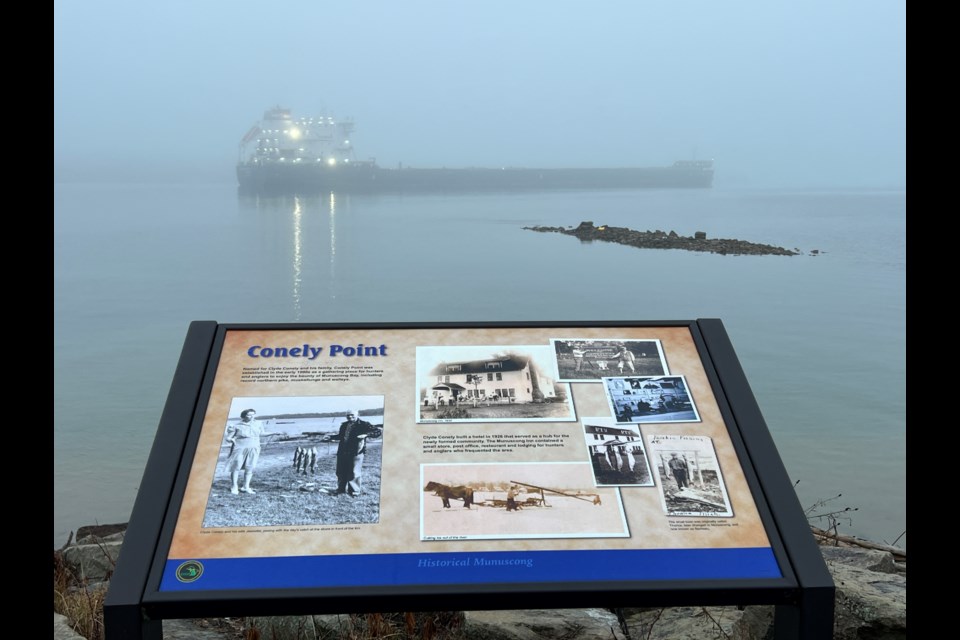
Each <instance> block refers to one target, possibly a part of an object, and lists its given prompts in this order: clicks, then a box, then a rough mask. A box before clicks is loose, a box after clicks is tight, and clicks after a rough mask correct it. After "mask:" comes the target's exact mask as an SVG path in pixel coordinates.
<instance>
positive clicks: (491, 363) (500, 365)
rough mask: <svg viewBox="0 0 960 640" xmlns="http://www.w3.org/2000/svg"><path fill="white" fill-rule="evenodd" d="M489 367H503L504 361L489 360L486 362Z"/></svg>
mask: <svg viewBox="0 0 960 640" xmlns="http://www.w3.org/2000/svg"><path fill="white" fill-rule="evenodd" d="M484 366H485V367H486V368H487V369H503V363H502V362H487V363H485V364H484Z"/></svg>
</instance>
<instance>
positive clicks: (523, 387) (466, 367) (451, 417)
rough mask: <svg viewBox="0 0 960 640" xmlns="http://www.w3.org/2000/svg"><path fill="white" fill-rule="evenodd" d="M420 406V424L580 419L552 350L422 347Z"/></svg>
mask: <svg viewBox="0 0 960 640" xmlns="http://www.w3.org/2000/svg"><path fill="white" fill-rule="evenodd" d="M416 402H417V422H419V423H432V422H563V421H573V420H576V414H575V412H574V408H573V397H572V396H571V394H570V386H569V385H567V384H565V383H561V382H559V381H558V380H557V371H556V362H555V361H554V357H553V350H552V349H551V347H550V346H548V345H542V346H541V345H532V346H477V347H460V346H453V347H449V346H443V347H417V395H416Z"/></svg>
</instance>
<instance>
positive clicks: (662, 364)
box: [550, 338, 669, 382]
mask: <svg viewBox="0 0 960 640" xmlns="http://www.w3.org/2000/svg"><path fill="white" fill-rule="evenodd" d="M550 344H551V345H552V347H553V353H554V357H555V358H556V361H557V372H558V373H559V376H560V378H559V379H560V382H600V380H601V378H603V377H605V376H615V375H616V376H634V375H637V376H662V375H664V374H666V373H669V371H668V370H667V360H666V358H664V357H663V347H662V346H661V344H660V341H659V340H636V339H623V340H621V339H616V338H604V339H602V340H597V339H594V338H553V339H551V340H550Z"/></svg>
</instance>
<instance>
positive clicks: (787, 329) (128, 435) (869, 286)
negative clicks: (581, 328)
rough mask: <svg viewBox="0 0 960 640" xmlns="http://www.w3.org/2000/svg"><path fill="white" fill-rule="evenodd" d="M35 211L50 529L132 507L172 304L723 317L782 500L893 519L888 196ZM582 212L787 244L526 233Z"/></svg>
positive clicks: (272, 310) (224, 202)
mask: <svg viewBox="0 0 960 640" xmlns="http://www.w3.org/2000/svg"><path fill="white" fill-rule="evenodd" d="M54 220H55V222H54V225H55V229H54V251H55V266H54V304H55V308H54V345H55V351H54V379H55V390H54V412H55V415H54V439H55V447H54V449H55V460H54V531H53V534H54V546H60V545H62V544H63V543H64V542H65V541H66V539H67V535H68V533H69V532H70V531H72V530H75V529H76V528H77V527H79V526H82V525H86V524H94V523H112V522H125V521H126V520H127V519H128V518H129V515H130V509H131V508H132V506H133V501H134V499H135V497H136V492H137V488H138V484H139V482H140V478H141V475H142V472H143V466H144V464H145V463H146V458H147V456H148V454H149V451H150V447H151V445H152V443H153V437H154V434H155V431H156V426H157V421H158V419H159V416H160V413H161V410H162V407H163V403H164V402H165V400H166V395H167V392H168V390H169V386H170V381H171V378H172V375H173V371H174V368H175V366H176V363H177V359H178V357H179V354H180V348H181V346H182V344H183V339H184V336H185V335H186V330H187V325H188V324H189V323H190V321H192V320H216V321H218V322H374V321H383V322H390V321H398V322H399V321H404V322H406V321H477V322H479V321H494V320H673V319H681V320H688V319H696V318H706V317H710V318H712V317H716V318H721V319H722V320H723V322H724V324H725V326H726V329H727V332H728V333H729V334H730V337H731V340H732V341H733V344H734V347H735V348H736V349H737V353H738V355H739V356H740V360H741V363H742V365H743V367H744V369H745V371H746V373H747V377H748V379H749V380H750V383H751V386H752V388H753V391H754V393H755V395H756V396H757V400H758V402H759V404H760V407H761V409H762V411H763V413H764V416H765V418H766V420H767V423H768V425H769V427H770V430H771V432H772V433H773V437H774V439H775V441H776V442H777V445H778V447H779V449H780V452H781V456H782V457H783V460H784V463H785V465H786V467H787V470H788V472H789V473H790V476H791V478H792V480H794V481H797V482H798V483H799V484H798V485H797V492H798V494H799V496H800V500H801V503H802V504H803V505H804V506H808V505H812V504H814V503H815V502H816V501H817V500H819V499H825V498H830V497H832V496H835V495H837V494H839V493H842V494H843V496H842V498H840V499H838V500H836V501H833V502H831V503H830V505H829V506H831V507H838V508H844V507H852V508H858V509H859V510H858V511H857V512H855V513H853V514H852V523H848V522H846V521H844V522H843V523H842V527H841V531H844V532H846V533H850V534H854V535H860V536H863V537H867V538H870V539H873V540H877V541H886V542H891V543H892V542H894V540H895V539H896V538H897V537H898V536H900V534H901V533H902V532H904V531H905V530H906V311H905V305H906V237H905V233H906V229H905V227H906V195H905V193H904V192H885V191H871V192H843V191H829V192H810V191H794V192H791V191H724V190H719V189H713V190H707V191H658V190H654V191H601V192H568V193H550V194H520V195H465V196H464V195H461V196H445V195H433V196H378V197H358V196H352V197H345V196H341V197H336V198H334V197H330V196H328V197H318V198H300V199H297V198H279V199H260V200H258V199H256V198H241V197H238V196H237V194H236V190H235V187H234V185H232V184H210V185H199V186H198V185H74V184H71V185H55V186H54ZM583 220H591V221H593V222H594V223H596V224H597V225H599V224H610V225H614V226H623V227H630V228H633V229H640V230H646V229H650V230H654V229H661V230H663V231H670V230H675V231H676V232H677V233H679V234H681V235H693V233H694V232H695V231H704V232H706V233H707V235H708V237H726V238H739V239H743V240H749V241H753V242H763V243H768V244H774V245H777V246H783V247H787V248H799V249H801V250H802V251H803V252H804V255H802V256H795V257H773V256H771V257H748V256H717V255H711V254H696V253H689V252H683V251H650V250H639V249H635V248H630V247H623V246H619V245H612V244H606V243H592V244H587V243H581V242H579V241H578V240H577V239H575V238H572V237H568V236H563V235H559V234H541V233H534V232H531V231H525V230H524V229H523V227H524V226H532V225H550V226H575V225H577V224H579V223H580V222H581V221H583ZM814 249H816V250H818V251H819V252H820V255H818V256H816V257H813V256H810V255H807V254H809V252H810V251H812V250H814ZM898 544H900V545H901V546H906V537H905V536H904V537H903V538H901V539H900V540H899V542H898Z"/></svg>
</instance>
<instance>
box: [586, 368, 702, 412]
mask: <svg viewBox="0 0 960 640" xmlns="http://www.w3.org/2000/svg"><path fill="white" fill-rule="evenodd" d="M603 386H604V389H605V390H606V393H607V400H608V401H609V403H610V410H611V411H612V412H613V415H614V416H615V417H616V419H617V422H619V423H635V422H641V423H642V422H700V414H699V413H698V412H697V407H696V405H695V404H694V403H693V396H691V395H690V391H689V390H688V387H687V381H686V379H685V378H684V377H683V376H651V377H642V378H632V377H630V378H603Z"/></svg>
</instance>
